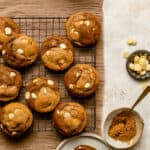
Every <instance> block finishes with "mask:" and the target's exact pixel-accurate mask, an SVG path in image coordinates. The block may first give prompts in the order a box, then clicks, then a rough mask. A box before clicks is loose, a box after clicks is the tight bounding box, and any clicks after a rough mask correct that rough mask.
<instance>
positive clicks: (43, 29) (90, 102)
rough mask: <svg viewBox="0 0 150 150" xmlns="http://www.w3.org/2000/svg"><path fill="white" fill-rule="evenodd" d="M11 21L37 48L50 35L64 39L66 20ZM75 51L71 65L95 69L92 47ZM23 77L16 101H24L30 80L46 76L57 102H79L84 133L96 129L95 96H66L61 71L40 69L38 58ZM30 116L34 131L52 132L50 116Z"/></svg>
mask: <svg viewBox="0 0 150 150" xmlns="http://www.w3.org/2000/svg"><path fill="white" fill-rule="evenodd" d="M13 19H14V20H15V21H16V22H17V23H18V25H19V26H20V29H21V32H22V33H23V34H26V35H28V36H31V37H32V38H33V39H35V40H36V41H37V42H38V45H39V49H40V45H41V43H42V42H43V41H44V40H45V39H46V38H47V37H48V36H50V35H62V36H65V37H66V28H65V24H66V21H67V17H13ZM74 49H75V64H76V63H86V64H91V65H92V66H94V67H96V47H87V48H78V47H74ZM0 63H1V64H3V60H2V58H0ZM22 74H23V79H24V83H23V89H22V91H21V93H20V96H19V97H18V98H17V101H21V102H23V103H25V101H24V92H25V86H26V85H27V83H28V82H30V81H31V80H32V79H34V78H36V77H39V76H46V77H50V78H52V79H54V80H55V81H56V83H57V85H58V87H59V90H60V93H61V101H77V102H79V103H81V104H82V105H83V106H84V107H85V109H86V111H87V114H88V125H87V128H86V131H92V130H94V129H95V128H96V94H94V95H92V96H90V97H89V98H86V99H74V98H72V97H70V95H69V94H68V92H67V91H66V89H65V86H64V83H63V76H64V72H62V73H52V72H50V71H49V70H48V69H47V68H45V67H44V65H43V63H42V62H41V60H40V58H38V60H37V61H36V63H35V64H34V65H32V66H31V67H29V68H27V69H26V70H25V71H24V72H22ZM33 114H34V127H33V130H35V131H45V132H46V131H52V130H54V129H53V127H52V120H51V118H52V114H51V113H49V114H38V113H35V112H33Z"/></svg>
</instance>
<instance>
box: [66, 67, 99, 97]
mask: <svg viewBox="0 0 150 150" xmlns="http://www.w3.org/2000/svg"><path fill="white" fill-rule="evenodd" d="M64 82H65V85H66V88H67V89H68V91H69V92H70V93H71V94H72V95H73V96H76V97H86V96H89V95H91V94H92V93H94V92H95V91H96V89H97V87H98V85H99V75H98V72H97V71H96V69H95V68H94V67H92V66H91V65H88V64H77V65H75V66H73V67H72V68H70V69H69V70H68V72H66V74H65V76H64Z"/></svg>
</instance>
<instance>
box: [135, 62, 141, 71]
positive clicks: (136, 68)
mask: <svg viewBox="0 0 150 150" xmlns="http://www.w3.org/2000/svg"><path fill="white" fill-rule="evenodd" d="M134 70H135V71H137V72H140V71H141V70H142V68H141V65H140V64H135V65H134Z"/></svg>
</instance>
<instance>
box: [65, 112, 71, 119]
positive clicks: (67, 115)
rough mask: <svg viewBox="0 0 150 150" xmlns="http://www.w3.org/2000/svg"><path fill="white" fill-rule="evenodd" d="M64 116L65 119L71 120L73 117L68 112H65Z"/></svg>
mask: <svg viewBox="0 0 150 150" xmlns="http://www.w3.org/2000/svg"><path fill="white" fill-rule="evenodd" d="M63 115H64V118H66V119H68V118H71V115H70V113H68V112H64V113H63Z"/></svg>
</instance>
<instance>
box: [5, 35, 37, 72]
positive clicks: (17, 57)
mask: <svg viewBox="0 0 150 150" xmlns="http://www.w3.org/2000/svg"><path fill="white" fill-rule="evenodd" d="M2 56H3V58H4V61H5V62H6V63H7V64H8V65H9V66H12V67H14V68H18V69H19V68H20V69H21V68H23V67H26V66H29V65H30V64H32V63H33V62H35V60H36V58H37V56H38V48H37V43H36V41H34V40H33V39H32V38H31V37H28V36H27V35H23V34H18V35H14V36H12V37H10V38H9V39H8V40H7V42H6V43H5V44H4V49H3V50H2Z"/></svg>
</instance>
